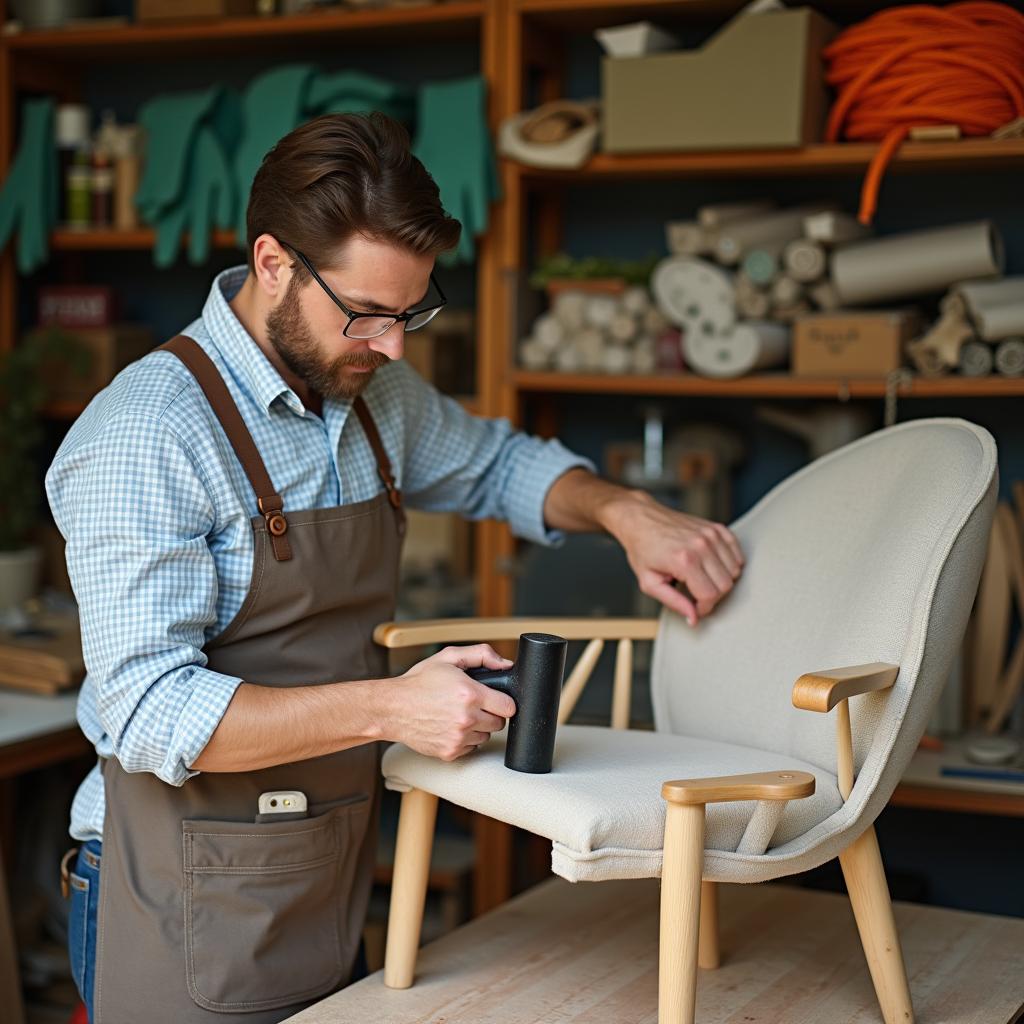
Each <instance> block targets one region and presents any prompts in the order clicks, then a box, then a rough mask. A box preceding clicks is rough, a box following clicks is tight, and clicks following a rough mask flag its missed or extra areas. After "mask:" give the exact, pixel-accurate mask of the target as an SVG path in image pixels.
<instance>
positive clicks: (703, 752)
mask: <svg viewBox="0 0 1024 1024" xmlns="http://www.w3.org/2000/svg"><path fill="white" fill-rule="evenodd" d="M504 754H505V738H504V734H501V735H498V736H494V737H492V738H491V740H490V741H489V742H488V743H486V744H484V745H483V746H482V747H480V749H479V750H477V752H476V753H474V754H470V755H467V756H466V757H463V758H460V759H459V760H458V761H452V762H446V761H439V760H437V759H436V758H432V757H425V756H423V755H422V754H417V753H416V752H414V751H412V750H410V749H409V748H408V747H405V746H403V745H402V744H395V745H393V746H392V747H390V748H389V750H388V751H387V753H386V754H385V755H384V764H383V772H384V777H385V779H386V784H387V787H388V788H389V789H394V790H399V791H406V790H409V789H423V790H426V791H427V792H429V793H435V794H436V795H437V796H439V797H441V798H442V799H444V800H448V801H450V802H451V803H454V804H458V805H459V806H460V807H467V808H469V809H470V810H473V811H478V812H479V813H481V814H486V815H488V816H489V817H492V818H497V819H498V820H500V821H506V822H509V823H510V824H512V825H516V826H518V827H520V828H524V829H527V830H528V831H530V832H533V833H535V834H537V835H542V836H546V837H547V838H548V839H550V840H551V841H552V844H553V845H552V851H551V867H552V870H553V871H554V872H555V874H557V875H561V876H562V877H563V878H566V879H568V880H569V881H571V882H576V881H601V880H604V879H609V878H651V877H657V876H659V875H660V874H661V847H662V841H663V837H664V829H665V802H664V801H663V800H662V798H661V786H662V783H663V782H667V781H668V780H670V779H687V778H703V777H705V776H716V775H734V774H740V773H744V772H758V771H772V770H777V769H799V770H803V771H807V772H811V773H812V774H813V775H814V776H815V779H816V780H817V784H816V786H815V792H814V794H813V795H812V796H809V797H805V798H804V799H802V800H793V801H790V802H789V803H786V804H768V803H765V804H761V805H758V803H757V801H752V800H748V801H743V802H739V803H722V804H709V805H708V808H707V819H706V820H707V831H706V838H705V844H704V845H705V847H706V848H707V849H709V850H736V849H737V847H738V846H739V845H740V843H741V840H742V850H743V852H745V853H747V854H761V853H764V852H765V850H767V849H769V848H770V847H772V846H779V845H781V844H782V843H786V842H788V841H790V840H791V839H795V838H797V837H798V836H800V835H802V834H803V833H804V832H806V831H807V830H808V829H810V828H812V827H813V826H815V825H817V824H818V823H820V822H822V821H824V820H825V818H827V817H828V816H829V815H830V814H832V813H833V812H834V811H836V810H837V809H838V808H839V807H840V805H841V803H842V801H841V799H840V796H839V791H838V789H837V788H836V781H835V777H834V776H832V775H830V774H829V773H828V772H824V771H822V770H821V769H820V768H816V767H814V766H813V765H810V764H806V763H805V762H803V761H799V760H797V759H795V758H792V757H782V756H780V755H779V754H775V753H771V752H768V751H764V750H757V749H755V748H751V747H741V746H736V745H733V744H729V743H719V742H715V741H712V740H703V739H694V738H691V737H688V736H674V735H671V734H668V733H653V732H642V731H639V730H618V729H606V728H601V727H597V726H583V725H564V726H561V727H560V728H559V730H558V737H557V740H556V743H555V757H554V766H553V769H552V771H551V773H550V774H549V775H526V774H523V773H521V772H514V771H511V770H510V769H508V768H506V767H505V766H504V763H503V760H504ZM755 808H759V810H758V813H757V815H756V816H755V814H754V811H755ZM752 818H753V821H752V820H751V819H752ZM748 825H749V826H750V827H749V828H748ZM736 880H737V881H738V880H740V879H736ZM748 880H751V881H753V880H754V879H753V878H750V879H748Z"/></svg>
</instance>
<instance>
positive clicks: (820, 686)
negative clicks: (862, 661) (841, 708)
mask: <svg viewBox="0 0 1024 1024" xmlns="http://www.w3.org/2000/svg"><path fill="white" fill-rule="evenodd" d="M899 671H900V667H899V665H887V664H886V663H885V662H884V661H873V662H871V664H870V665H851V666H849V667H848V668H828V669H823V670H822V671H821V672H807V673H805V674H804V675H802V676H801V677H800V678H799V679H798V680H797V681H796V682H795V683H794V684H793V705H794V707H798V708H803V709H804V710H805V711H831V710H832V709H833V708H834V707H835V706H836V705H837V704H838V703H839V702H840V701H841V700H846V698H847V697H853V696H855V695H856V694H858V693H871V692H872V691H873V690H887V689H889V687H890V686H892V684H893V683H895V682H896V676H897V675H899Z"/></svg>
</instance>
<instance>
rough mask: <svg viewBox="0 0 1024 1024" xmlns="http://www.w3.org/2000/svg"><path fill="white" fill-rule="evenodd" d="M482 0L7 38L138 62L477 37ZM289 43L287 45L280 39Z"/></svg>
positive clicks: (42, 50) (51, 56) (77, 57)
mask: <svg viewBox="0 0 1024 1024" xmlns="http://www.w3.org/2000/svg"><path fill="white" fill-rule="evenodd" d="M483 15H484V2H483V0H450V2H446V3H437V4H431V3H424V4H422V5H419V6H415V5H410V6H403V7H391V8H377V9H367V10H362V11H345V10H341V11H339V10H334V11H331V10H323V11H311V12H308V13H304V14H293V15H288V16H280V17H236V18H218V19H208V20H202V21H182V22H166V23H162V24H161V23H149V24H135V23H130V22H129V23H124V24H113V25H110V26H103V27H96V28H84V27H83V28H69V29H50V30H46V29H37V30H35V31H28V32H20V33H15V34H11V35H8V36H6V37H4V40H3V43H4V45H5V46H6V47H7V48H8V49H9V50H10V52H11V53H12V54H14V55H15V56H18V57H20V56H22V55H24V56H25V57H29V58H32V59H34V60H59V61H72V62H83V61H91V60H97V59H102V60H119V61H139V60H147V59H150V58H153V57H156V58H159V59H160V60H167V59H168V58H173V57H179V56H180V57H183V58H190V57H195V56H204V57H209V56H215V55H229V54H237V53H247V54H251V53H254V52H260V51H261V50H278V51H281V50H282V49H283V48H284V46H286V45H287V44H289V43H296V44H300V45H302V44H307V43H310V42H312V43H325V44H329V43H330V42H332V41H336V40H337V39H338V38H339V37H344V36H350V35H354V34H355V35H359V36H360V37H366V36H374V35H377V36H387V38H388V39H398V38H402V37H405V38H411V37H422V36H423V35H424V34H425V35H426V36H427V37H431V38H436V37H437V36H439V35H444V36H447V37H448V38H458V37H459V36H471V35H473V34H475V33H477V32H479V31H480V26H481V23H482V20H483ZM282 44H284V46H283V45H282Z"/></svg>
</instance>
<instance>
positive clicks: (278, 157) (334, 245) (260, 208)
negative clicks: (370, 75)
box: [245, 111, 462, 280]
mask: <svg viewBox="0 0 1024 1024" xmlns="http://www.w3.org/2000/svg"><path fill="white" fill-rule="evenodd" d="M245 219H246V232H247V236H248V237H247V242H248V250H249V252H248V261H249V269H250V270H252V269H253V245H254V244H255V242H256V239H257V238H259V236H260V235H262V234H263V233H264V232H266V233H268V234H271V235H273V236H274V237H275V238H276V239H277V240H278V241H280V242H284V243H285V244H287V245H290V246H292V247H293V248H296V249H301V250H302V252H303V254H304V255H305V256H307V257H308V258H309V260H310V261H311V262H312V264H313V265H314V266H331V265H335V264H336V263H337V259H338V254H339V249H340V248H341V247H342V246H343V245H344V243H345V242H346V241H348V239H349V237H350V236H351V235H353V234H354V233H360V234H364V235H367V236H369V237H371V238H375V239H380V240H381V241H384V242H389V243H392V244H394V245H396V246H399V247H401V248H404V249H408V250H410V251H412V252H415V253H418V254H420V255H432V256H436V255H437V254H438V253H441V252H446V251H448V250H450V249H454V248H455V246H456V245H457V244H458V241H459V234H460V232H461V230H462V226H461V225H460V224H459V222H458V221H457V220H456V219H455V218H454V217H450V216H448V214H447V213H445V211H444V208H443V207H442V206H441V197H440V192H439V190H438V187H437V184H436V183H435V181H434V179H433V178H432V177H431V176H430V174H429V173H428V171H427V169H426V168H425V167H424V166H423V164H422V163H421V162H420V161H419V160H418V159H417V158H416V157H415V156H413V154H412V152H411V150H410V146H409V133H408V132H407V131H406V129H405V127H404V126H403V125H402V124H401V123H400V122H399V121H396V120H395V119H394V118H392V117H389V116H388V115H387V114H384V113H381V112H380V111H373V112H372V113H370V114H324V115H323V116H322V117H317V118H314V120H312V121H309V122H307V123H306V124H304V125H301V126H300V127H298V128H296V129H295V130H294V131H291V132H289V133H288V134H287V135H286V136H285V137H284V138H283V139H281V140H280V141H279V142H278V143H277V145H275V146H274V148H273V149H271V150H270V152H269V153H267V155H266V156H265V157H264V158H263V163H262V164H261V165H260V169H259V170H258V171H257V172H256V177H255V178H254V179H253V183H252V192H251V193H250V195H249V207H248V209H247V211H246V218H245ZM293 265H294V267H295V269H296V271H297V273H298V277H299V280H302V279H304V278H305V277H307V276H308V273H307V272H306V270H305V268H304V267H303V266H302V264H301V263H300V262H298V261H295V263H294V264H293Z"/></svg>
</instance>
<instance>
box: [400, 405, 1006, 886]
mask: <svg viewBox="0 0 1024 1024" xmlns="http://www.w3.org/2000/svg"><path fill="white" fill-rule="evenodd" d="M997 496H998V474H997V469H996V447H995V442H994V440H993V438H992V436H991V434H989V433H988V431H986V430H985V429H984V428H982V427H979V426H976V425H975V424H972V423H969V422H967V421H966V420H962V419H954V418H934V419H925V420H914V421H910V422H907V423H902V424H900V425H898V426H895V427H891V428H889V429H886V430H881V431H877V432H876V433H873V434H870V435H868V436H867V437H864V438H861V439H860V440H858V441H856V442H854V443H853V444H850V445H847V446H845V447H844V448H841V449H839V450H837V451H835V452H832V453H830V454H829V455H826V456H824V457H823V458H821V459H818V460H816V461H815V462H813V463H811V464H809V465H807V466H805V467H804V468H803V469H802V470H800V471H799V472H797V473H795V474H794V475H793V476H791V477H789V478H788V479H786V480H784V481H783V482H782V483H780V484H779V485H778V486H777V487H775V488H773V489H772V490H771V491H769V492H768V494H766V495H765V496H764V497H763V498H762V499H761V500H760V501H759V502H758V503H757V504H756V505H755V506H754V507H753V508H752V509H751V510H750V511H749V512H747V513H746V514H745V515H744V516H742V517H741V518H740V519H738V520H736V521H735V522H734V523H732V524H730V525H731V529H732V530H733V531H734V532H735V534H736V535H737V537H738V538H739V540H740V543H741V544H742V546H743V549H744V551H745V553H746V556H747V564H746V568H745V571H744V573H743V576H742V577H741V579H740V580H739V582H738V583H737V585H736V587H735V589H734V590H733V592H732V593H731V594H730V595H729V596H728V597H727V598H726V599H725V600H724V601H723V602H722V603H721V604H720V605H719V606H718V607H717V608H716V609H715V611H714V612H713V613H712V614H711V615H710V616H709V617H708V618H707V619H705V620H704V621H702V622H701V623H700V624H699V625H698V626H697V628H696V629H691V628H690V627H689V626H688V625H687V624H686V622H685V621H684V620H683V619H681V618H680V617H679V616H677V615H675V614H673V613H671V612H668V611H665V612H664V613H663V614H662V617H661V621H660V625H659V632H658V638H657V640H656V642H655V647H654V657H653V662H652V673H651V687H652V691H653V698H654V709H655V723H656V727H657V729H658V734H651V733H631V734H628V735H626V734H621V733H620V734H618V735H614V734H612V733H607V734H599V733H598V732H595V731H593V730H581V729H570V728H563V729H562V730H561V731H560V738H559V745H558V747H557V748H556V749H557V750H558V751H559V754H558V756H559V757H560V758H562V759H563V760H562V761H558V760H556V764H555V772H554V773H553V774H552V775H551V776H550V777H549V778H545V777H540V776H519V775H517V774H516V773H515V772H510V771H507V770H505V769H504V768H503V767H502V766H501V765H500V759H499V758H498V755H497V752H496V751H494V750H490V749H489V750H488V751H485V752H483V753H481V754H479V755H477V756H476V757H475V758H467V759H465V760H464V761H462V762H455V763H453V764H445V763H443V762H438V761H432V760H430V759H428V758H421V757H419V756H418V755H414V754H412V753H411V752H408V751H405V750H403V749H402V748H400V747H395V748H392V749H391V750H389V751H388V753H387V755H386V757H385V761H384V772H385V775H386V776H387V778H388V780H389V785H391V786H393V787H398V788H401V787H404V786H415V787H419V788H424V789H427V790H430V791H431V792H434V793H438V794H439V795H441V796H443V797H446V798H447V799H454V800H455V802H457V803H460V804H462V805H463V806H466V807H470V808H473V809H475V810H480V811H483V812H484V813H487V814H491V815H493V816H494V817H497V818H500V819H502V820H504V821H508V822H512V823H514V824H517V825H521V826H522V827H523V828H527V829H530V830H532V831H534V832H537V833H539V834H541V835H546V836H550V837H551V838H552V839H553V840H554V841H555V848H554V851H553V867H554V869H555V870H556V872H558V873H559V874H562V875H563V876H564V877H566V878H575V879H583V878H588V879H600V878H605V877H608V878H611V877H622V876H623V875H627V876H628V875H629V874H631V873H633V872H634V871H639V870H642V871H643V872H644V873H646V874H651V875H653V874H657V873H658V867H659V863H660V862H659V858H658V857H657V855H656V853H653V851H655V850H657V848H658V843H659V842H660V835H661V831H660V830H661V821H662V820H663V818H664V808H663V805H661V806H660V807H659V804H660V794H659V790H660V785H661V782H663V781H666V780H668V779H672V778H685V777H696V776H698V775H722V774H728V773H730V772H741V771H753V770H760V769H772V768H803V769H805V770H808V771H813V772H814V774H815V775H816V777H817V779H818V787H819V793H818V794H817V795H816V796H815V797H813V798H808V800H807V801H794V802H793V803H792V804H791V805H789V806H787V808H786V809H785V811H784V812H783V815H782V819H781V821H780V823H779V827H778V828H777V829H776V832H775V836H774V838H773V839H772V840H771V843H770V845H768V847H767V852H765V845H766V843H767V842H768V840H767V837H766V836H765V835H764V833H765V832H767V831H769V830H770V828H771V826H772V824H773V820H772V817H771V815H770V814H765V813H763V814H762V815H760V816H759V818H758V820H756V821H755V822H754V823H753V825H752V826H751V828H752V834H751V835H748V836H747V837H746V838H745V839H744V840H742V842H741V838H740V837H741V835H742V833H743V831H744V827H745V826H746V823H747V822H748V820H749V819H750V818H751V815H752V812H753V807H754V805H752V804H745V805H734V806H733V807H731V808H730V807H726V806H719V807H709V808H708V837H709V838H708V853H707V856H706V858H705V877H706V878H709V879H715V880H721V881H758V880H762V879H765V878H772V877H776V876H779V875H784V874H790V873H793V872H798V871H803V870H807V869H809V868H812V867H815V866H816V865H818V864H821V863H823V862H824V861H826V860H829V859H831V858H832V857H834V856H836V855H837V854H838V853H839V852H840V851H841V850H842V849H843V848H844V847H845V846H846V845H847V844H848V843H850V842H852V841H853V840H854V839H855V838H856V837H857V836H858V835H859V834H860V833H861V832H862V831H863V830H864V829H865V828H867V826H868V825H869V824H871V822H872V821H873V820H874V819H875V817H877V815H878V813H879V811H880V810H881V809H882V807H884V805H885V803H886V801H887V800H888V799H889V796H890V794H891V793H892V790H893V789H894V788H895V786H896V784H897V782H898V781H899V778H900V776H901V774H902V773H903V770H904V768H905V767H906V765H907V762H908V761H909V759H910V757H911V755H912V754H913V752H914V749H915V747H916V746H917V742H918V740H919V739H920V737H921V734H922V733H923V731H924V728H925V725H926V723H927V721H928V718H929V716H930V714H931V711H932V708H933V706H934V704H935V701H936V700H937V699H938V695H939V693H940V691H941V688H942V686H943V684H944V682H945V680H946V679H947V677H948V675H949V671H950V668H951V665H952V660H953V657H954V655H955V653H956V651H957V648H958V647H959V644H960V642H961V640H962V637H963V633H964V629H965V627H966V624H967V618H968V616H969V614H970V610H971V605H972V603H973V599H974V594H975V592H976V590H977V586H978V579H979V576H980V574H981V568H982V564H983V561H984V556H985V550H986V546H987V542H988V535H989V530H990V528H991V523H992V518H993V515H994V511H995V505H996V500H997ZM874 661H884V662H891V663H893V664H897V665H899V666H900V673H899V676H898V677H897V680H896V683H895V686H894V687H893V688H892V689H891V690H889V691H886V692H883V693H875V694H870V695H865V696H861V697H855V698H853V699H852V700H851V702H850V705H851V717H852V719H853V732H854V741H855V764H856V768H857V773H858V774H857V781H856V784H855V786H854V789H853V793H852V794H851V796H850V799H849V800H848V801H847V802H846V803H845V804H842V805H841V804H840V803H839V802H838V798H834V797H833V794H834V780H833V773H834V772H835V721H834V715H822V714H816V713H813V712H808V711H800V710H797V709H795V708H793V707H792V703H791V692H792V687H793V683H794V682H795V681H796V679H797V678H798V677H799V676H800V675H801V674H803V673H804V672H810V671H814V670H818V669H827V668H836V667H840V666H844V665H856V664H863V663H867V662H874ZM698 737H699V739H698ZM584 739H585V740H586V742H585V743H582V745H581V741H583V740H584ZM589 745H592V746H593V755H592V756H591V753H590V752H589V751H588V749H584V748H587V747H588V746H589ZM662 758H663V761H661V763H660V764H659V760H660V759H662ZM591 762H593V763H592V764H591ZM584 763H585V764H586V765H587V767H586V770H582V769H581V770H579V771H577V770H576V769H575V768H574V767H571V766H575V765H582V764H584ZM620 775H621V776H622V781H621V782H619V781H616V780H617V778H618V777H619V776H620ZM559 776H561V778H559ZM598 780H600V782H598ZM648 786H650V788H651V789H652V792H647V791H646V788H645V787H648ZM631 790H632V792H631ZM641 790H644V791H643V792H641ZM549 793H556V794H557V796H556V797H555V799H554V800H553V801H549V800H548V799H547V798H546V794H549ZM577 804H578V806H577ZM799 804H806V807H799V806H798V805H799ZM655 819H657V820H655ZM737 847H739V849H737Z"/></svg>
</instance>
